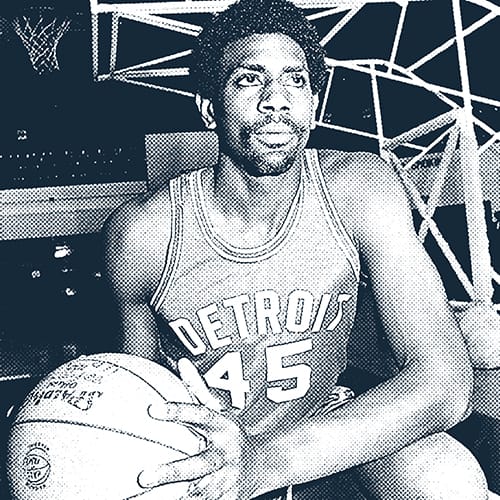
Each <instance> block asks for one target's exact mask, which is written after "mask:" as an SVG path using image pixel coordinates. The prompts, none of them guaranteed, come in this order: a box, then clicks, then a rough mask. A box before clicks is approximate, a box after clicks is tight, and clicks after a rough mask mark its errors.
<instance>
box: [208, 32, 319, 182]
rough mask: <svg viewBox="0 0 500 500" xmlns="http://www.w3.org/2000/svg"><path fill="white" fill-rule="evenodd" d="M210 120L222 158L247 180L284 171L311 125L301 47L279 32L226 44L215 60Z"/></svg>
mask: <svg viewBox="0 0 500 500" xmlns="http://www.w3.org/2000/svg"><path fill="white" fill-rule="evenodd" d="M221 75H222V82H221V91H220V95H219V99H218V100H217V102H215V103H213V106H212V103H210V102H209V101H208V102H206V103H205V111H206V112H208V114H210V112H211V113H212V114H213V116H211V117H208V115H207V116H205V123H208V122H207V118H211V119H212V120H213V122H212V123H213V125H212V126H214V125H215V126H216V127H217V129H218V134H219V143H220V147H221V151H222V153H223V154H225V155H226V156H228V157H229V158H230V159H231V160H233V161H234V162H236V163H237V164H238V165H241V166H242V167H243V168H245V170H246V171H247V172H248V173H250V174H251V175H255V176H261V175H279V174H280V173H283V172H286V171H287V170H288V169H289V168H290V167H291V166H292V165H293V163H294V161H295V160H296V158H297V156H298V155H299V154H300V153H301V152H302V151H303V149H304V148H305V146H306V143H307V140H308V138H309V133H310V130H311V128H312V127H313V123H314V113H315V110H316V107H317V97H316V96H313V94H312V91H311V85H310V81H309V71H308V67H307V60H306V56H305V54H304V51H303V50H302V48H301V47H300V46H299V45H298V44H297V43H296V42H295V41H294V40H292V39H291V38H289V37H288V36H286V35H283V34H280V33H273V34H256V35H251V36H249V37H246V38H243V39H240V40H237V41H235V42H233V43H231V44H229V45H228V46H227V47H226V49H225V51H224V54H223V57H222V61H221Z"/></svg>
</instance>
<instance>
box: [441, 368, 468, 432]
mask: <svg viewBox="0 0 500 500" xmlns="http://www.w3.org/2000/svg"><path fill="white" fill-rule="evenodd" d="M440 385H441V391H440V392H441V397H440V398H439V399H440V406H441V411H440V412H439V413H440V414H441V415H442V417H443V418H442V428H441V429H440V430H442V431H446V430H448V429H450V428H452V427H454V426H455V425H457V424H459V423H460V422H462V421H464V420H465V419H466V418H467V417H469V416H470V414H471V412H472V392H473V387H474V377H473V371H472V367H470V366H465V367H462V368H461V369H460V370H455V373H449V374H448V376H447V377H446V378H445V379H444V380H442V383H441V384H440Z"/></svg>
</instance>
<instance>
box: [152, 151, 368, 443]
mask: <svg viewBox="0 0 500 500" xmlns="http://www.w3.org/2000/svg"><path fill="white" fill-rule="evenodd" d="M202 175H203V170H197V171H194V172H191V173H189V174H185V175H182V176H180V177H177V178H176V179H173V180H172V181H171V182H170V196H171V202H172V214H173V215H172V238H171V242H170V245H169V248H168V254H167V258H166V263H165V268H164V271H163V274H162V277H161V280H160V283H159V285H158V287H157V289H156V291H155V293H154V295H153V297H152V299H151V306H152V307H153V308H154V310H155V311H156V313H157V314H158V316H159V317H160V318H161V320H162V322H163V323H164V328H163V329H162V332H161V334H160V339H159V342H160V346H161V349H162V352H163V354H164V355H165V356H167V357H168V358H170V359H177V358H179V357H181V356H187V357H189V358H190V359H191V360H192V361H193V362H194V363H195V364H196V365H197V367H198V369H199V370H200V373H201V374H202V375H204V377H205V380H206V382H207V384H208V385H209V386H211V387H212V388H214V389H216V390H217V391H219V394H220V395H221V396H222V397H225V398H227V401H228V403H230V404H231V405H232V407H233V408H234V411H235V412H237V413H238V414H239V417H240V419H241V423H242V424H243V426H244V427H245V430H246V431H247V432H248V433H257V432H260V431H263V430H269V429H272V428H278V427H279V428H284V427H285V428H286V426H288V425H293V422H295V421H296V420H297V419H299V418H301V417H303V416H304V415H307V414H310V413H311V412H313V411H315V410H316V409H317V407H318V406H319V405H320V404H321V402H322V401H324V400H325V399H327V397H328V394H329V392H330V390H332V389H333V388H334V385H335V383H336V381H337V378H338V375H339V374H340V373H341V372H342V371H343V370H344V368H345V364H346V350H347V340H348V336H349V332H350V330H351V327H352V323H353V319H354V314H355V309H356V297H357V288H358V283H359V258H358V252H357V249H356V247H355V245H354V244H353V242H352V240H351V239H350V237H349V235H348V234H347V232H346V230H345V228H344V226H343V224H342V222H341V220H340V218H339V215H338V213H337V211H336V209H335V206H334V204H333V201H332V199H331V198H330V196H329V194H328V193H327V190H326V186H325V181H324V178H323V175H322V173H321V170H320V166H319V161H318V155H317V152H316V151H315V150H306V151H305V153H304V159H303V163H302V170H301V180H300V185H299V188H298V190H297V193H296V196H295V199H294V200H293V203H292V205H291V207H290V210H289V213H288V215H287V217H286V220H285V222H284V224H283V226H282V227H281V229H280V230H279V231H278V233H277V234H276V235H275V237H273V238H272V239H271V240H270V241H268V242H267V243H265V244H264V245H261V246H257V247H254V248H239V247H235V246H232V245H231V244H229V243H228V242H226V241H224V240H223V239H221V238H220V237H219V236H218V235H217V234H216V233H215V231H214V229H213V227H212V225H211V223H210V217H209V214H208V213H207V207H206V203H205V199H204V195H203V190H202V185H201V179H202Z"/></svg>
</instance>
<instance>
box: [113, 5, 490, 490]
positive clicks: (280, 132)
mask: <svg viewBox="0 0 500 500" xmlns="http://www.w3.org/2000/svg"><path fill="white" fill-rule="evenodd" d="M193 59H194V65H193V71H192V74H193V77H194V80H195V82H196V85H197V91H198V97H197V105H198V108H199V110H200V113H201V116H202V118H203V121H204V123H205V125H206V127H207V128H208V129H213V130H215V131H216V132H217V134H218V137H219V145H220V151H219V158H218V162H217V165H215V166H214V167H213V168H208V169H202V170H197V171H194V172H192V173H190V174H186V175H183V176H181V177H179V178H177V179H175V180H173V181H172V182H171V183H170V186H169V188H168V189H164V190H161V191H159V192H157V193H154V194H152V195H149V196H146V197H144V198H141V199H138V200H136V201H134V202H131V203H129V204H127V205H125V206H123V207H122V208H121V209H120V210H119V211H118V212H116V213H115V214H114V215H113V216H112V218H111V219H110V220H109V221H108V223H107V227H106V231H105V234H106V238H107V264H108V276H109V279H110V283H111V285H112V287H113V290H114V292H115V295H116V298H117V301H118V306H119V311H120V317H121V321H122V348H123V350H124V351H125V352H128V353H132V354H138V355H141V356H144V357H147V358H150V359H153V360H156V361H159V362H161V363H164V364H166V365H167V366H170V367H171V368H172V369H174V370H177V362H178V361H179V359H182V358H188V359H189V360H190V361H191V363H189V362H188V361H186V360H182V361H181V363H180V366H179V369H180V370H181V371H182V372H183V375H184V378H185V379H187V380H188V381H189V383H190V384H191V387H192V388H193V390H194V392H196V393H197V395H198V396H199V398H200V400H201V401H202V402H205V403H206V404H207V406H196V405H182V404H178V405H177V404H174V405H165V407H164V408H156V409H155V408H152V409H151V416H152V418H159V419H167V420H169V419H170V420H175V421H180V422H184V423H186V424H188V425H191V426H193V427H195V428H197V429H198V430H199V432H200V433H202V434H203V435H205V439H206V442H207V448H206V450H205V451H204V452H202V453H201V454H200V455H197V456H196V457H191V458H188V459H186V460H182V461H179V462H176V463H174V464H170V465H168V464H167V465H164V466H160V467H159V468H158V469H157V470H155V471H149V470H148V471H144V472H143V474H141V475H140V477H139V478H138V480H139V483H140V484H141V485H143V486H144V487H148V486H154V485H157V484H161V483H163V482H171V481H176V480H184V479H185V480H190V481H192V483H191V486H192V487H191V488H190V493H189V498H205V499H213V498H221V499H230V498H231V499H233V498H251V497H254V496H257V495H260V494H263V493H265V492H269V491H272V490H276V489H279V488H283V487H286V486H287V485H290V484H297V483H304V482H307V481H310V480H313V479H317V478H320V477H324V476H327V475H332V474H335V473H337V472H339V471H343V470H346V469H350V468H355V471H356V474H357V477H358V479H359V481H360V483H361V484H362V485H363V486H364V488H366V489H367V490H368V491H369V492H370V494H371V495H372V496H373V497H374V498H384V499H391V500H397V499H405V500H407V499H431V498H432V499H438V498H439V499H448V498H449V499H471V500H472V499H474V500H481V499H485V498H486V486H485V482H484V477H483V475H482V473H481V470H480V468H479V466H478V465H477V463H476V462H475V461H474V459H473V457H472V456H471V455H470V454H469V453H468V452H467V451H466V450H465V449H464V448H463V447H461V446H460V445H459V444H458V443H457V442H455V441H453V440H452V439H451V438H450V437H449V436H448V435H446V434H444V433H441V431H444V430H446V429H448V428H450V427H451V426H453V425H455V424H456V423H458V422H459V421H460V420H461V419H463V418H464V417H465V416H466V415H467V413H468V405H469V397H470V393H471V380H472V372H471V367H470V363H469V359H468V356H467V353H466V349H465V346H464V343H463V340H462V337H461V335H460V332H459V330H458V328H457V325H456V323H455V321H454V319H453V317H452V315H451V313H450V311H449V309H448V306H447V302H446V297H445V294H444V291H443V287H442V285H441V283H440V280H439V277H438V274H437V272H436V270H435V269H434V268H433V266H432V264H431V263H430V261H429V258H428V256H427V254H426V253H425V251H424V250H423V248H422V247H421V245H420V244H419V243H418V240H417V238H416V236H415V233H414V229H413V226H412V222H411V217H410V212H409V209H408V204H407V200H406V197H405V194H404V192H403V191H402V189H401V187H400V184H399V182H398V179H397V177H396V175H395V174H394V172H393V171H392V169H391V168H390V167H389V166H388V165H387V164H385V163H384V162H383V161H382V160H380V159H379V158H378V157H376V156H375V155H371V154H366V153H357V154H347V153H342V152H338V151H330V150H324V151H317V152H316V151H310V150H306V149H305V148H306V143H307V141H308V138H309V133H310V130H311V129H312V128H313V126H314V115H315V111H316V108H317V105H318V93H319V91H320V90H321V87H322V85H323V82H324V80H325V65H324V64H325V63H324V54H323V51H322V49H321V46H320V44H319V39H318V35H317V33H316V32H315V30H314V29H313V28H312V26H311V25H310V24H309V23H308V22H307V21H306V19H305V18H304V16H303V14H302V13H301V12H300V11H299V10H298V9H296V8H295V7H294V6H293V5H292V4H291V3H288V2H287V1H286V0H241V1H240V2H239V3H238V4H236V5H233V6H232V7H230V8H229V9H228V10H227V11H225V12H224V13H222V14H220V15H219V16H217V17H215V18H214V20H213V21H212V22H211V23H210V24H209V25H208V26H207V27H206V28H205V29H204V31H203V33H202V34H201V35H200V37H199V39H198V45H197V47H196V49H195V51H194V54H193ZM194 167H196V166H194ZM374 221H376V224H374ZM165 256H166V257H165ZM361 259H363V261H364V262H365V263H366V267H367V269H368V271H369V273H370V276H371V281H372V283H373V291H374V295H375V298H376V301H377V306H378V310H379V312H380V316H381V319H382V322H383V324H384V326H385V329H386V333H387V337H388V339H389V341H390V343H391V346H392V349H393V351H394V354H395V357H396V359H397V361H398V363H399V366H400V371H399V373H398V374H397V375H396V376H394V377H393V378H392V379H390V380H388V381H386V382H384V383H383V384H381V385H379V386H377V387H376V388H374V389H372V390H370V391H368V392H366V393H364V394H362V395H360V396H358V397H356V398H354V399H352V400H351V401H349V402H347V403H346V404H344V405H342V406H340V407H336V408H335V406H336V405H333V406H332V405H331V403H332V401H333V402H335V399H334V395H335V394H336V393H337V392H338V388H337V387H336V381H337V378H338V376H339V374H340V373H341V372H342V370H343V369H344V368H345V363H346V344H347V340H348V336H349V332H350V328H351V326H352V322H353V316H354V312H355V305H356V292H357V286H358V283H359V267H360V260H361ZM194 367H195V368H196V369H195V368H194ZM193 371H194V373H193ZM198 372H199V373H200V374H201V375H202V376H203V380H204V381H205V382H206V384H207V385H208V386H209V387H210V391H212V392H213V394H215V395H216V396H217V398H219V399H220V400H222V401H223V403H222V407H223V408H224V411H217V410H215V409H213V408H215V406H216V405H215V404H214V398H213V397H212V395H211V394H208V392H207V391H208V390H207V389H205V388H203V386H202V384H200V382H201V380H202V379H201V378H200V377H199V376H198V375H197V373H198ZM196 385H197V387H195V386H196ZM334 493H335V492H326V493H324V498H333V497H334Z"/></svg>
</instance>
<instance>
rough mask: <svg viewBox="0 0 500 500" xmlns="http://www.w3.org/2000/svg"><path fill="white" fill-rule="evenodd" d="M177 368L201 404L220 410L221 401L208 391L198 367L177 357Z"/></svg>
mask: <svg viewBox="0 0 500 500" xmlns="http://www.w3.org/2000/svg"><path fill="white" fill-rule="evenodd" d="M177 368H178V369H179V374H180V376H181V379H182V381H183V382H184V383H185V384H186V386H187V388H188V389H189V391H190V392H191V393H192V394H193V395H194V396H195V397H196V398H197V399H198V401H199V402H200V403H201V404H203V405H205V406H208V408H211V409H212V410H216V411H221V410H222V404H221V402H220V401H219V400H218V399H217V398H216V397H215V396H214V395H213V394H212V393H211V392H210V389H209V388H208V386H207V384H206V383H205V381H204V380H203V378H202V376H201V375H200V373H199V372H198V369H197V368H196V366H194V364H193V363H192V362H191V361H189V359H187V358H181V359H179V361H178V363H177Z"/></svg>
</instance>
